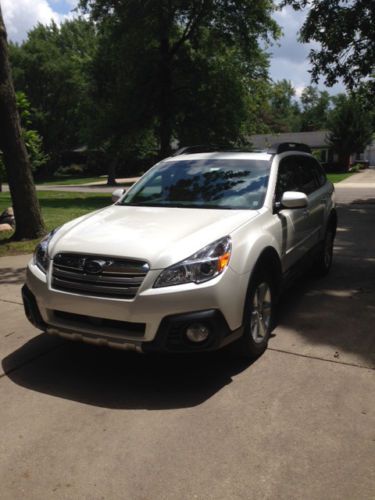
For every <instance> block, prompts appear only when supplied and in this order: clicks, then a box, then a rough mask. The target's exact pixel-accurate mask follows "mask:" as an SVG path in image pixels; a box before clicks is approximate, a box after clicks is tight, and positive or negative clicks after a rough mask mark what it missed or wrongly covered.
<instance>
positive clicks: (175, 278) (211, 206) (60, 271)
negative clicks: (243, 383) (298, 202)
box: [23, 153, 270, 351]
mask: <svg viewBox="0 0 375 500" xmlns="http://www.w3.org/2000/svg"><path fill="white" fill-rule="evenodd" d="M269 169H270V161H269V157H268V156H267V155H263V156H262V155H259V154H258V155H249V154H247V155H246V154H235V153H231V154H229V153H228V154H223V153H220V154H218V153H215V154H208V153H207V154H199V155H198V154H195V155H181V156H178V157H171V158H169V159H167V160H164V161H163V162H160V163H159V164H158V165H156V166H155V167H153V168H152V169H151V170H150V171H149V172H148V173H147V174H145V175H144V176H143V177H142V178H141V179H140V181H138V183H137V184H135V185H134V186H133V187H132V188H131V189H130V190H129V191H128V192H127V193H126V194H125V195H124V196H123V198H122V199H120V200H119V201H118V202H117V203H115V204H114V205H111V206H109V207H107V208H105V209H102V210H99V211H97V212H94V213H92V214H88V215H86V216H84V217H81V218H79V219H76V220H74V221H71V222H69V223H67V224H65V225H64V226H62V227H60V228H58V229H56V230H55V231H53V232H52V233H50V234H49V235H48V236H47V237H46V238H45V239H44V240H43V241H42V242H41V243H40V244H39V245H38V247H37V249H36V251H35V254H34V257H33V259H32V261H31V262H30V263H29V266H28V270H27V282H26V285H25V286H24V288H23V298H24V304H25V312H26V315H27V317H28V318H29V319H30V321H31V322H32V323H33V324H34V325H35V326H37V327H38V328H40V329H42V330H44V331H46V332H47V333H51V334H57V335H60V336H62V337H65V338H69V339H74V340H83V341H86V342H91V343H95V344H104V345H109V346H113V347H120V348H124V349H136V350H140V351H152V350H162V351H189V350H203V349H214V348H218V347H220V346H222V345H225V344H226V343H228V342H230V341H231V340H233V339H234V338H237V337H239V336H240V335H241V325H242V313H243V300H244V299H243V297H244V296H245V294H246V287H247V284H248V277H245V276H243V275H241V274H240V273H239V272H238V270H236V269H235V268H234V267H233V266H232V265H231V261H232V256H233V253H235V252H237V253H238V252H241V245H240V244H238V242H237V240H236V231H237V229H238V228H240V227H242V226H244V225H245V224H249V223H250V222H251V221H252V220H255V219H256V217H257V215H258V212H259V210H260V208H261V207H262V205H263V202H264V198H265V194H266V190H267V184H268V177H269Z"/></svg>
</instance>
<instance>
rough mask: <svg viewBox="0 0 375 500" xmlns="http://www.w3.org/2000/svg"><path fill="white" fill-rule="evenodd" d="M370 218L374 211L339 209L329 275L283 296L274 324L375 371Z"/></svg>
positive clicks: (374, 245)
mask: <svg viewBox="0 0 375 500" xmlns="http://www.w3.org/2000/svg"><path fill="white" fill-rule="evenodd" d="M374 216H375V207H364V206H361V207H359V206H358V207H354V206H341V207H340V208H339V227H338V232H337V236H336V242H335V252H334V263H333V267H332V270H331V272H330V274H329V275H328V276H327V277H325V278H320V279H319V278H317V277H315V276H314V274H313V272H310V273H309V274H308V275H306V276H304V277H303V278H301V279H300V280H299V281H298V282H297V283H295V284H294V286H293V287H292V288H291V289H290V290H289V291H288V293H286V294H285V295H284V296H283V297H282V300H281V302H280V304H279V315H278V316H279V317H278V325H279V326H280V327H283V328H286V329H288V330H292V331H293V332H294V333H295V334H296V335H298V336H300V337H303V338H304V339H305V340H307V342H308V345H309V346H313V345H328V346H331V347H332V348H333V349H334V351H336V356H338V357H339V356H340V353H352V354H355V355H356V356H358V357H359V358H361V359H362V360H364V361H365V363H366V365H368V366H370V367H375V335H374V325H375V234H374V233H373V232H372V230H371V229H372V224H373V220H374ZM276 333H277V331H276ZM279 334H280V335H281V334H282V333H279ZM279 334H278V333H277V335H279Z"/></svg>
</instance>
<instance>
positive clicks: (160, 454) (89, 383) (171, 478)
mask: <svg viewBox="0 0 375 500" xmlns="http://www.w3.org/2000/svg"><path fill="white" fill-rule="evenodd" d="M352 179H353V178H352ZM351 184H360V182H356V183H354V182H353V181H352V183H351ZM336 192H337V198H338V201H339V202H340V201H344V202H345V203H344V204H341V205H340V206H339V230H338V233H337V240H336V247H335V261H334V266H333V269H332V272H331V274H330V276H329V277H327V278H325V279H320V280H318V279H315V278H314V277H313V276H309V277H306V278H305V279H304V280H301V281H300V282H299V283H297V284H296V285H295V287H294V288H293V289H292V290H290V292H289V293H288V294H287V295H286V296H285V297H284V299H283V301H282V303H281V305H280V312H279V323H278V326H277V327H276V329H275V331H274V335H273V338H272V339H271V341H270V348H269V350H268V351H267V352H266V354H265V355H264V356H262V357H261V358H260V359H259V360H258V361H256V362H255V363H253V364H251V365H246V364H243V363H241V362H239V361H238V360H236V359H234V358H233V357H231V356H229V355H228V354H227V353H226V352H221V353H214V354H210V355H204V356H194V357H191V356H190V357H189V356H186V357H182V358H175V357H146V356H141V355H137V354H135V353H123V352H118V351H111V350H108V349H105V348H95V347H91V346H86V345H80V344H75V343H69V342H65V341H62V340H59V339H55V338H53V337H48V336H46V335H44V334H41V333H40V332H39V331H37V330H36V329H34V328H33V327H31V326H30V325H29V324H28V322H27V321H26V319H25V318H24V316H23V312H22V306H21V304H20V302H21V301H20V286H21V283H22V281H23V275H24V265H25V263H26V262H27V257H25V256H20V257H13V258H2V259H0V282H1V287H0V317H1V323H0V338H1V343H0V356H1V359H2V364H1V366H2V371H1V372H0V377H1V378H0V498H1V500H3V499H4V500H5V499H10V500H15V499H21V498H27V499H38V500H40V499H50V498H58V499H64V498H66V499H71V498H74V499H90V500H96V499H107V498H108V499H109V498H110V499H116V498H121V499H123V498H126V499H132V500H133V499H136V500H138V499H139V500H141V499H142V500H144V499H150V500H151V499H152V500H154V499H179V500H180V499H204V500H206V499H223V500H224V499H225V500H228V499H255V500H256V499H262V500H263V499H272V500H273V499H275V500H276V499H288V500H289V499H301V498H303V499H307V500H310V499H316V500H321V499H329V500H333V499H337V500H346V499H348V500H354V499H355V500H365V499H371V500H373V499H374V498H375V401H374V394H375V371H374V369H375V336H374V331H375V330H374V328H375V327H374V325H375V300H374V299H375V288H374V283H375V265H374V264H375V236H374V230H373V227H374V220H375V219H374V216H375V204H374V200H375V171H373V172H372V173H371V172H370V175H369V177H368V179H367V182H366V183H363V185H362V186H350V185H349V183H347V184H346V185H345V183H343V184H342V185H341V186H340V185H338V187H337V190H336ZM353 201H355V203H352V202H353Z"/></svg>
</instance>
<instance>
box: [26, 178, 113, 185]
mask: <svg viewBox="0 0 375 500" xmlns="http://www.w3.org/2000/svg"><path fill="white" fill-rule="evenodd" d="M106 180H107V176H102V177H61V178H60V179H58V178H55V179H54V180H52V181H51V180H47V181H37V182H36V184H38V185H43V186H69V185H81V184H89V183H91V182H106Z"/></svg>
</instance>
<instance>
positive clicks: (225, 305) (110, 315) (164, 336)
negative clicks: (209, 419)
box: [22, 262, 248, 352]
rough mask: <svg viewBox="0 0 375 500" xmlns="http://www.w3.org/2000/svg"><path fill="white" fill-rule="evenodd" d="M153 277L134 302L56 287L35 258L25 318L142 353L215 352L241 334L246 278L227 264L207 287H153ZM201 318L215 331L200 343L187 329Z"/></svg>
mask: <svg viewBox="0 0 375 500" xmlns="http://www.w3.org/2000/svg"><path fill="white" fill-rule="evenodd" d="M157 274H158V273H156V275H157ZM149 275H151V272H150V273H149ZM148 277H149V280H148V283H147V282H146V284H145V287H144V288H143V289H142V290H140V291H139V293H138V294H137V296H136V297H135V298H134V299H132V300H119V299H109V298H101V297H91V296H85V295H79V294H75V293H67V292H62V291H58V290H54V289H53V288H52V287H51V284H50V282H49V279H48V275H47V276H46V275H44V273H42V272H41V271H40V270H39V269H38V268H37V267H36V266H34V265H33V264H32V262H31V263H30V264H29V266H28V270H27V282H26V285H25V286H24V288H23V291H22V295H23V299H24V304H25V312H26V316H27V317H28V318H29V320H30V321H31V322H32V323H33V324H34V325H35V326H36V327H37V328H39V329H41V330H44V331H46V332H47V333H50V334H57V335H59V336H61V337H64V338H68V339H72V340H81V341H85V342H88V343H93V344H98V345H109V346H110V347H117V348H122V349H133V350H137V351H143V352H151V351H166V352H186V351H188V352H189V351H202V350H213V349H218V348H220V347H222V346H224V345H226V344H227V343H230V342H231V341H233V340H235V339H236V338H238V337H240V336H241V334H242V330H241V325H242V314H243V305H244V304H243V301H244V297H245V295H246V289H247V283H248V277H247V276H245V275H243V276H240V275H238V274H236V273H235V272H234V271H232V270H231V269H229V268H228V269H227V270H226V272H225V273H223V275H221V276H220V277H218V278H215V279H214V280H212V281H210V282H207V283H205V284H203V285H199V286H197V285H195V284H191V285H180V286H175V287H169V288H159V289H154V288H152V285H151V286H150V283H153V281H154V279H155V274H154V275H153V276H152V275H151V276H148ZM147 285H148V286H147ZM198 321H199V322H203V323H204V324H205V325H206V326H208V328H209V329H210V331H211V335H210V336H209V338H208V340H207V341H205V342H202V343H199V344H195V343H192V342H190V341H188V340H187V338H186V336H185V331H186V328H187V326H188V325H189V324H191V323H193V322H198Z"/></svg>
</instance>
